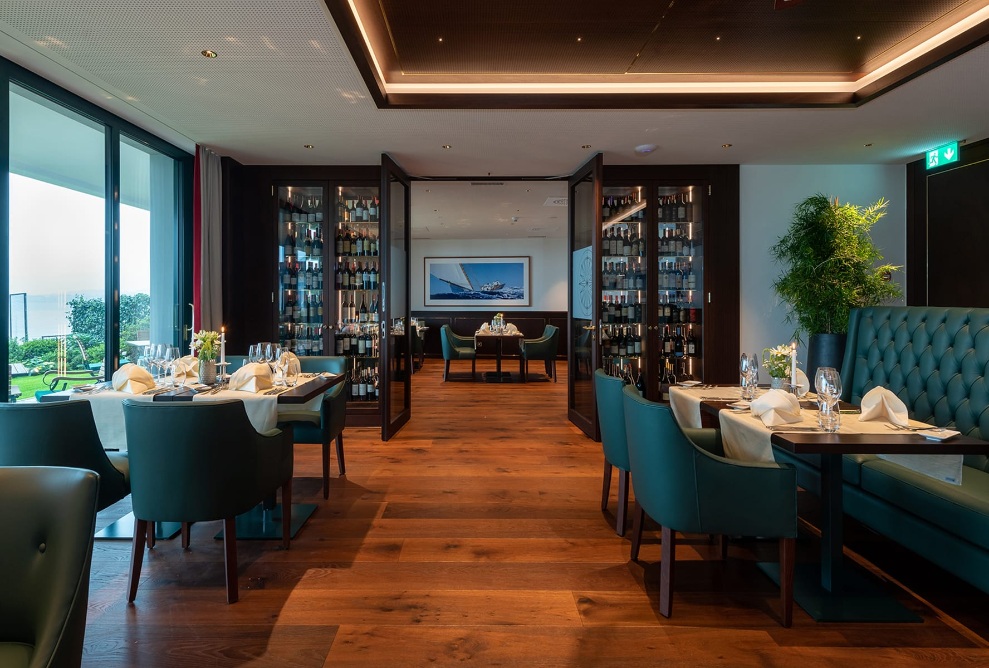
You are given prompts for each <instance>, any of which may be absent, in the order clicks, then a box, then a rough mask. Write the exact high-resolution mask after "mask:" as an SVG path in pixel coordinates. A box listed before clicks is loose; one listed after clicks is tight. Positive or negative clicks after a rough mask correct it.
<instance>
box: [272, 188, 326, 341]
mask: <svg viewBox="0 0 989 668" xmlns="http://www.w3.org/2000/svg"><path fill="white" fill-rule="evenodd" d="M325 200H326V198H325V191H324V189H323V188H322V187H321V186H279V188H278V340H279V343H280V344H281V346H282V349H283V350H289V351H292V352H294V353H295V354H296V355H322V354H323V353H324V342H323V312H324V302H323V298H324V288H325V287H326V286H325V280H324V276H323V255H324V254H323V244H324V238H323V221H324V218H325V211H326V201H325Z"/></svg>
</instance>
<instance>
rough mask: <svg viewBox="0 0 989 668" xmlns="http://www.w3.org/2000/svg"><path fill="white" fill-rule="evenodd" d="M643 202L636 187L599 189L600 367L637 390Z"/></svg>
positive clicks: (644, 270)
mask: <svg viewBox="0 0 989 668" xmlns="http://www.w3.org/2000/svg"><path fill="white" fill-rule="evenodd" d="M648 204H649V202H648V196H647V192H646V191H645V189H644V188H643V187H642V186H606V187H605V188H604V190H603V198H602V202H601V221H602V223H601V364H600V367H601V368H602V369H604V370H605V372H607V373H609V374H611V375H613V376H620V377H623V378H626V379H628V380H629V381H630V382H632V383H634V384H636V385H637V386H638V387H639V388H640V389H641V388H642V386H643V385H642V384H643V382H644V381H643V377H642V374H643V372H644V371H645V368H644V366H643V362H642V360H643V353H644V350H645V347H646V342H647V337H646V332H645V329H644V328H645V323H646V319H647V317H646V316H647V312H646V309H647V308H648V299H647V294H648V293H647V289H648V258H647V256H646V250H647V245H646V231H647V227H646V224H645V223H646V209H647V207H648Z"/></svg>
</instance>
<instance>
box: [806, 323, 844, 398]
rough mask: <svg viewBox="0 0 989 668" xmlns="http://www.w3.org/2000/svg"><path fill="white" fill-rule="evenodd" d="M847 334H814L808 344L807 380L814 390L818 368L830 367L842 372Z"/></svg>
mask: <svg viewBox="0 0 989 668" xmlns="http://www.w3.org/2000/svg"><path fill="white" fill-rule="evenodd" d="M846 337H847V335H845V334H812V335H811V337H810V340H809V341H808V342H807V379H808V380H810V384H811V389H815V388H814V376H816V375H817V368H818V367H822V366H830V367H834V368H835V369H837V370H838V371H839V372H840V371H841V363H842V361H843V360H844V357H845V339H846Z"/></svg>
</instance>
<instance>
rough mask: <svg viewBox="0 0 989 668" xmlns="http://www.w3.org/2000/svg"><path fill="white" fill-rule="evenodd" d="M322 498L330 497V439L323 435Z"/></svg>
mask: <svg viewBox="0 0 989 668" xmlns="http://www.w3.org/2000/svg"><path fill="white" fill-rule="evenodd" d="M323 498H324V499H328V498H330V440H329V439H328V438H327V437H326V434H325V433H324V435H323Z"/></svg>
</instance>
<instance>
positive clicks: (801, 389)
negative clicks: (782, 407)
mask: <svg viewBox="0 0 989 668" xmlns="http://www.w3.org/2000/svg"><path fill="white" fill-rule="evenodd" d="M808 392H810V379H809V378H807V374H805V373H804V370H803V369H797V396H798V397H802V396H804V395H805V394H807V393H808Z"/></svg>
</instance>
